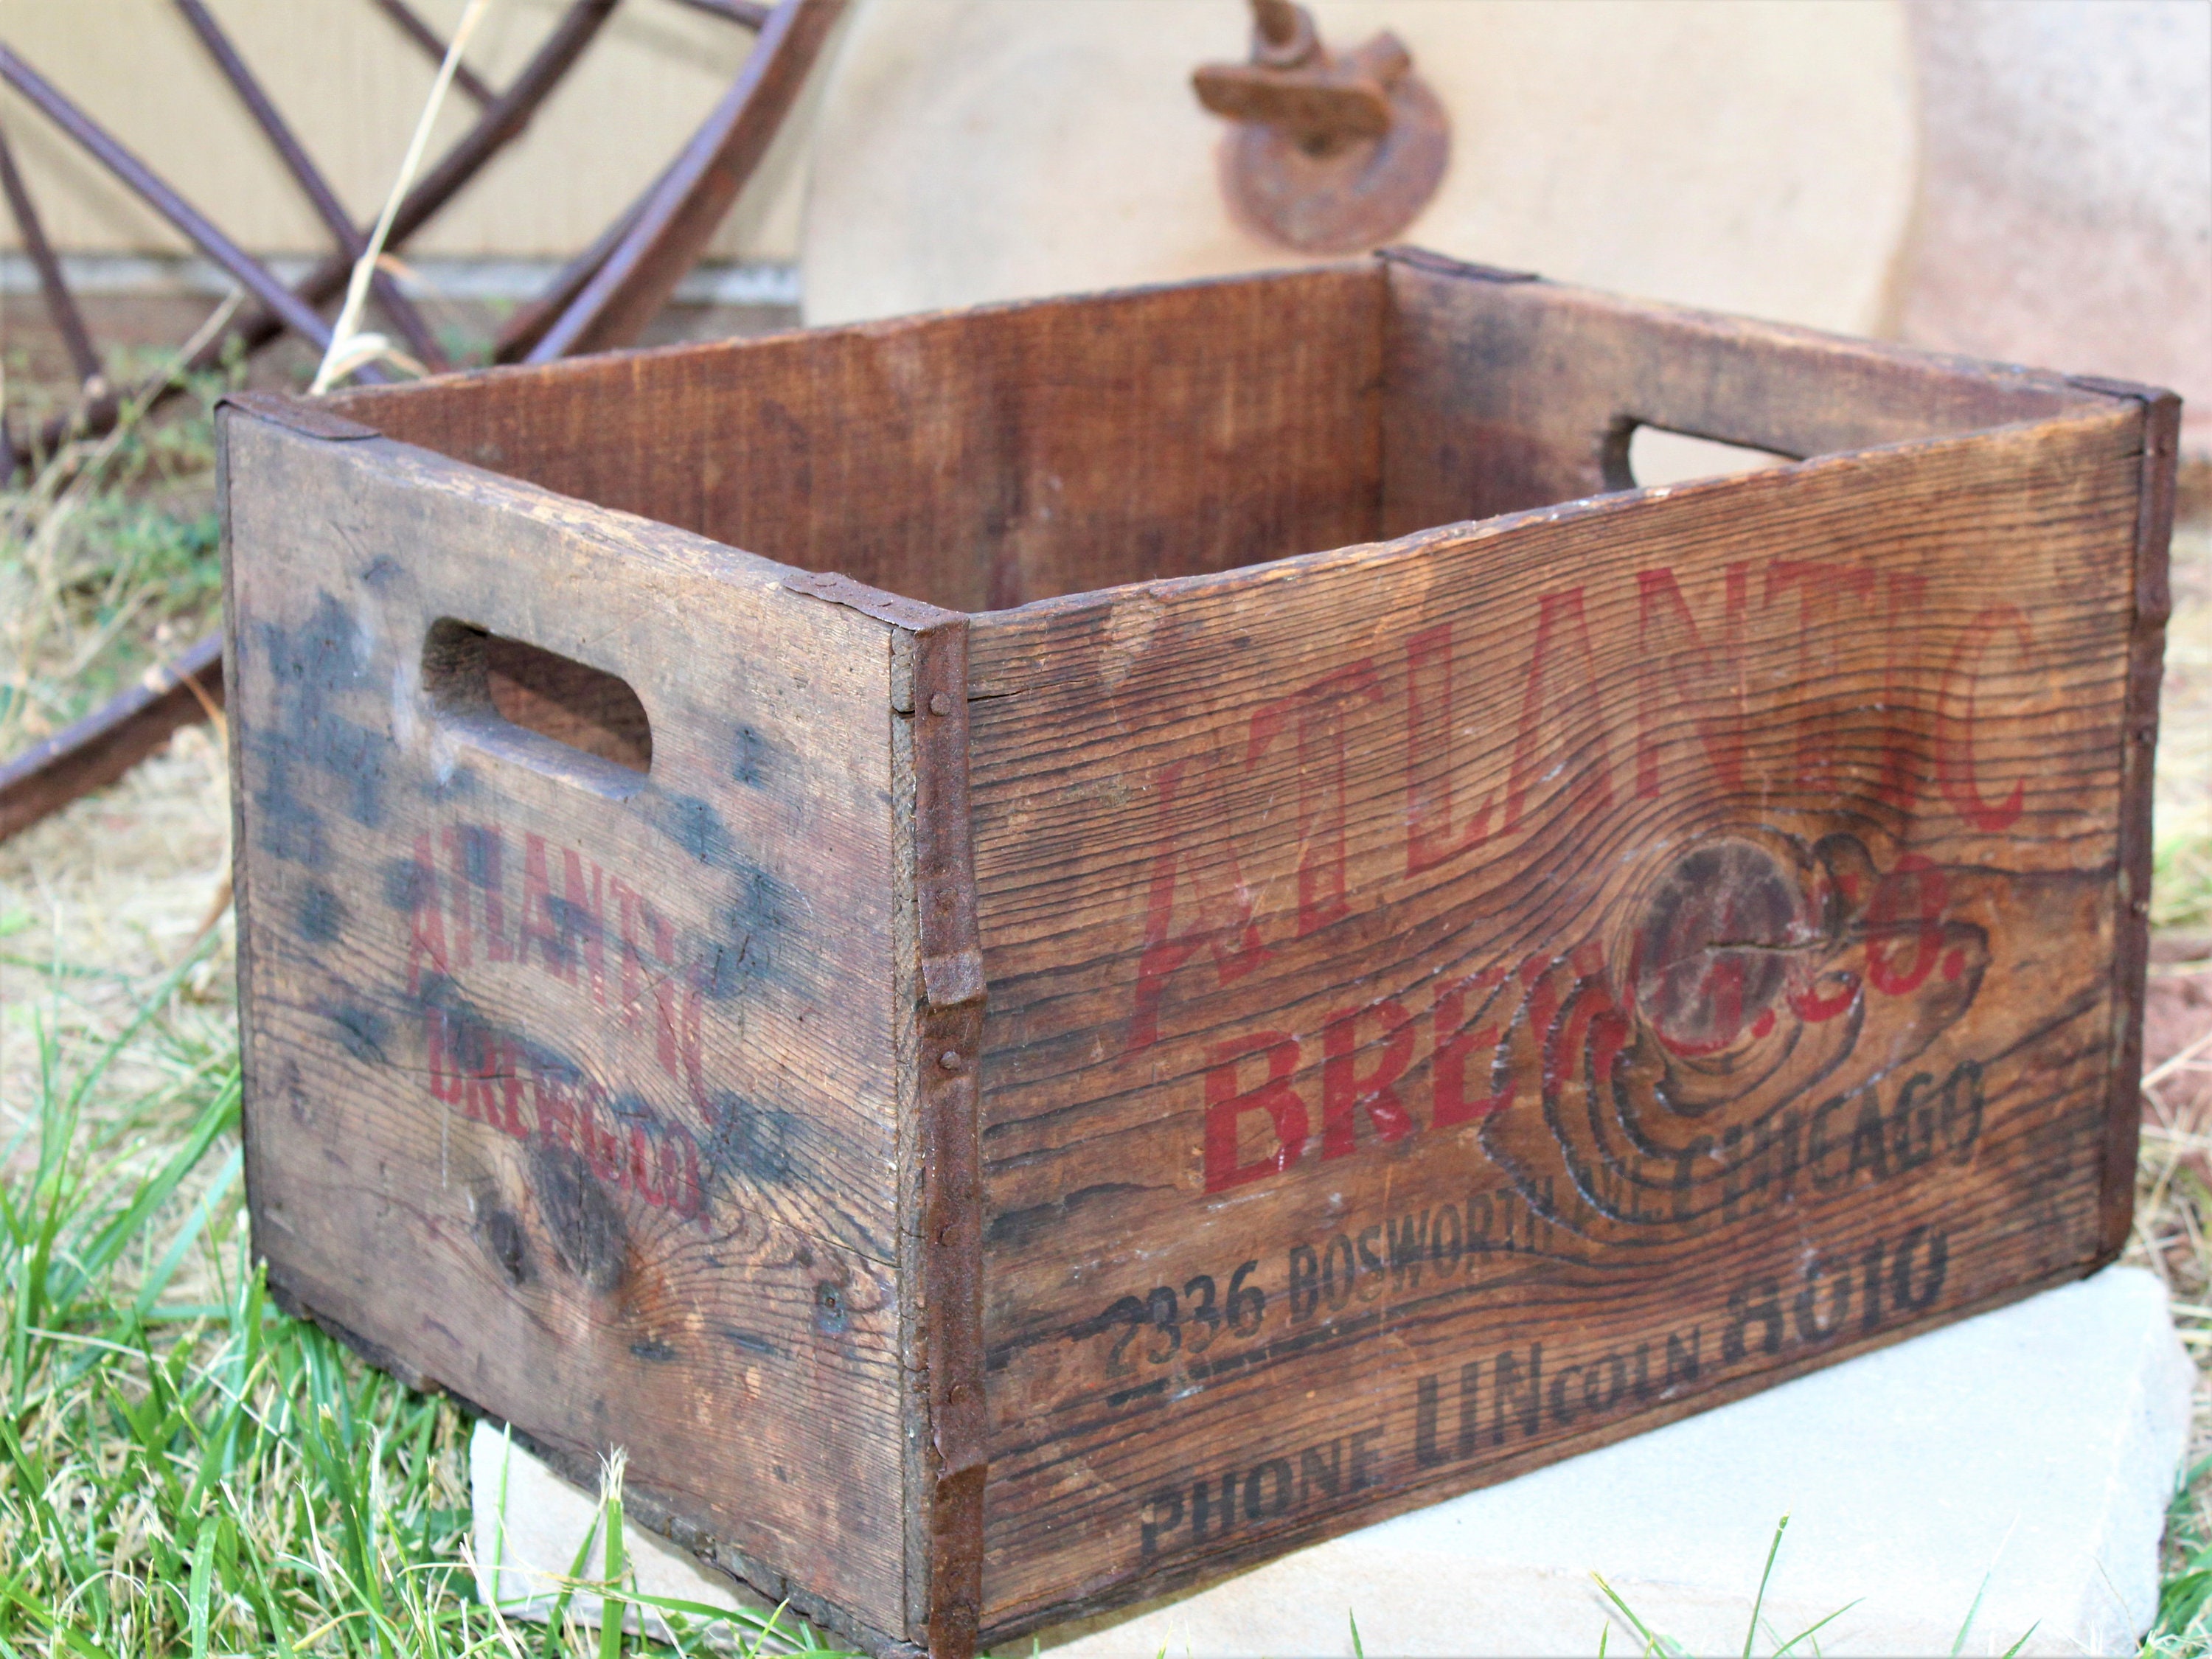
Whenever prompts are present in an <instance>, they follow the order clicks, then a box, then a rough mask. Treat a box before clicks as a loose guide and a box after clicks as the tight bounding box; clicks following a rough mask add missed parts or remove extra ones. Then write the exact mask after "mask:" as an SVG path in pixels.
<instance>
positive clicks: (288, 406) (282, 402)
mask: <svg viewBox="0 0 2212 1659" xmlns="http://www.w3.org/2000/svg"><path fill="white" fill-rule="evenodd" d="M216 408H217V409H235V410H240V411H242V412H243V413H245V414H248V415H252V416H258V418H260V419H262V420H264V421H268V422H273V423H274V424H276V425H277V426H281V427H283V428H285V429H286V430H288V431H291V432H297V433H299V434H301V435H302V436H304V437H309V438H327V439H330V440H331V441H336V442H341V443H344V442H352V441H356V440H359V439H362V438H381V437H382V436H383V434H382V433H381V432H379V431H378V430H377V429H376V428H374V427H373V426H363V425H362V423H361V422H359V421H349V420H348V419H347V418H346V417H345V416H343V415H340V414H337V413H336V412H335V411H333V410H328V409H325V408H323V407H321V406H320V405H319V404H312V403H309V402H308V401H307V400H306V399H305V398H288V397H286V396H284V395H283V393H282V392H224V393H223V394H222V397H220V398H216Z"/></svg>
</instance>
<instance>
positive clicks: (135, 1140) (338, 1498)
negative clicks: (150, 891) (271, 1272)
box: [0, 969, 827, 1659]
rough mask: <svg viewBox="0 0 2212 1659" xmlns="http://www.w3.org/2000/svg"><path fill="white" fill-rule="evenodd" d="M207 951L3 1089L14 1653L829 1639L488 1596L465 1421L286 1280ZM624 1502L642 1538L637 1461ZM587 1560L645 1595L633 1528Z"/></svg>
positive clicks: (591, 1583)
mask: <svg viewBox="0 0 2212 1659" xmlns="http://www.w3.org/2000/svg"><path fill="white" fill-rule="evenodd" d="M182 973H183V970H181V969H180V970H179V972H178V973H176V974H173V975H170V976H169V978H168V980H167V982H165V983H164V984H162V985H161V986H160V987H157V988H156V990H155V994H154V995H153V996H152V997H151V998H150V999H149V1000H148V1001H147V1002H146V1003H145V1004H144V1005H143V1007H142V1008H141V1009H140V1010H139V1011H138V1012H137V1014H136V1015H135V1016H134V1017H133V1018H131V1020H130V1021H129V1022H128V1023H127V1024H125V1027H124V1029H123V1030H121V1031H119V1032H118V1033H117V1034H116V1035H115V1036H113V1037H112V1038H111V1039H110V1040H109V1041H108V1042H106V1043H105V1044H104V1045H102V1046H100V1047H98V1048H91V1049H89V1050H87V1051H84V1052H82V1053H81V1054H78V1055H77V1056H76V1059H75V1060H74V1063H72V1060H71V1058H70V1056H68V1055H65V1054H64V1052H63V1051H62V1049H61V1048H60V1047H59V1046H58V1044H57V1043H56V1042H54V1041H53V1039H52V1036H50V1035H48V1034H47V1028H46V1026H45V1025H44V1024H43V1023H42V1022H38V1021H34V1022H32V1025H31V1030H32V1036H31V1037H30V1038H29V1040H30V1041H33V1042H36V1043H37V1044H38V1045H39V1053H38V1055H37V1060H38V1066H37V1071H38V1073H39V1079H40V1080H39V1084H38V1087H37V1090H36V1098H35V1099H34V1100H32V1101H30V1102H27V1103H23V1102H6V1103H0V1105H4V1106H5V1107H6V1108H7V1109H9V1117H10V1118H11V1119H12V1121H13V1127H12V1131H11V1133H10V1135H9V1139H8V1142H7V1144H6V1146H5V1147H4V1149H0V1150H4V1160H5V1168H6V1170H7V1178H6V1179H5V1181H4V1182H0V1291H4V1297H5V1301H4V1307H3V1308H0V1311H3V1312H4V1318H5V1323H4V1328H0V1644H4V1645H0V1652H6V1653H10V1654H16V1653H33V1652H46V1653H53V1654H68V1655H72V1656H83V1659H91V1656H110V1655H112V1656H123V1655H148V1656H155V1655H161V1656H166V1655H171V1654H191V1655H192V1656H194V1659H200V1656H204V1655H209V1654H236V1653H252V1654H273V1655H289V1654H295V1653H296V1654H343V1655H361V1656H364V1659H367V1656H376V1659H390V1656H398V1655H424V1656H445V1655H453V1656H460V1655H473V1654H487V1655H489V1654H499V1655H515V1656H523V1655H539V1654H553V1653H574V1652H582V1651H595V1652H597V1653H599V1655H600V1656H601V1659H614V1656H616V1655H617V1654H623V1653H638V1652H643V1651H647V1650H651V1651H655V1652H677V1651H680V1652H695V1651H705V1650H708V1642H709V1641H710V1639H711V1640H712V1641H714V1642H718V1643H720V1644H721V1645H722V1648H723V1650H729V1649H731V1648H734V1649H735V1650H738V1651H739V1652H741V1653H746V1654H751V1653H762V1654H767V1653H787V1652H805V1653H814V1654H824V1653H826V1651H827V1650H824V1649H823V1648H821V1647H820V1646H819V1645H818V1644H816V1643H815V1642H814V1641H813V1639H812V1638H811V1634H810V1633H809V1632H806V1631H805V1629H804V1627H803V1626H797V1625H796V1624H795V1623H794V1622H793V1621H791V1620H784V1621H782V1622H781V1624H780V1625H778V1626H775V1630H774V1631H773V1632H770V1631H768V1630H767V1629H765V1628H764V1626H763V1621H762V1620H758V1619H757V1618H755V1617H753V1616H752V1615H739V1616H731V1615H721V1614H715V1613H713V1612H712V1610H710V1609H706V1608H693V1609H691V1610H690V1611H689V1612H688V1613H687V1612H686V1611H684V1608H683V1607H682V1604H656V1605H658V1606H659V1607H660V1608H661V1611H662V1612H663V1613H664V1614H665V1616H666V1617H667V1618H668V1619H669V1620H670V1622H671V1625H672V1626H675V1627H676V1629H677V1635H678V1640H677V1642H676V1644H675V1646H674V1647H673V1648H669V1647H665V1646H658V1645H653V1644H645V1643H643V1642H642V1641H641V1639H640V1638H637V1637H635V1636H634V1635H630V1634H627V1633H625V1632H623V1631H621V1630H620V1629H617V1628H612V1627H611V1628H610V1629H608V1630H607V1631H605V1632H599V1633H597V1634H588V1633H586V1632H583V1631H581V1630H580V1629H579V1628H577V1627H576V1626H574V1624H573V1622H569V1621H566V1620H561V1621H558V1622H556V1625H555V1626H552V1627H550V1628H548V1629H544V1630H540V1629H538V1628H536V1627H533V1626H526V1625H519V1624H515V1623H513V1622H508V1621H505V1620H502V1619H501V1617H499V1616H497V1615H495V1613H494V1612H493V1610H491V1609H489V1608H487V1607H483V1606H482V1605H480V1604H479V1603H478V1602H477V1598H476V1593H475V1582H474V1576H473V1573H472V1571H471V1568H470V1566H469V1565H468V1562H467V1560H466V1558H465V1553H464V1546H465V1540H466V1536H467V1528H468V1490H467V1474H466V1464H465V1451H464V1448H465V1436H466V1431H467V1427H468V1425H467V1422H466V1420H465V1418H464V1416H463V1414H462V1413H460V1412H459V1409H458V1408H457V1407H455V1406H454V1405H453V1403H452V1402H451V1401H447V1400H444V1399H441V1398H436V1397H433V1396H428V1395H421V1394H416V1393H414V1392H411V1391H410V1390H409V1389H404V1388H402V1387H401V1386H399V1385H398V1383H394V1382H393V1381H392V1380H391V1379H390V1378H388V1377H386V1376H383V1375H382V1374H381V1373H380V1372H378V1371H375V1370H372V1369H370V1368H368V1366H366V1365H364V1364H362V1363H360V1362H359V1361H358V1360H357V1359H356V1358H354V1357H353V1356H352V1355H351V1354H350V1353H349V1352H346V1351H345V1350H343V1348H341V1347H339V1346H337V1345H336V1344H335V1343H333V1342H332V1341H331V1340H330V1339H329V1338H327V1337H326V1336H325V1335H324V1334H322V1333H321V1332H320V1331H319V1330H318V1329H316V1328H314V1327H313V1326H312V1325H308V1324H306V1323H303V1322H300V1321H298V1320H295V1319H292V1318H290V1317H288V1316H286V1315H284V1314H283V1313H282V1312H280V1311H279V1310H276V1308H274V1307H272V1306H271V1305H270V1303H269V1300H268V1297H267V1296H266V1294H265V1291H264V1286H263V1283H262V1280H261V1278H260V1275H259V1273H258V1272H257V1271H256V1270H255V1268H254V1267H253V1266H252V1260H251V1256H250V1253H249V1251H248V1249H247V1240H246V1228H245V1225H244V1212H243V1209H242V1206H241V1201H240V1200H241V1192H240V1147H239V1141H238V1135H237V1126H238V1115H239V1094H240V1091H239V1071H238V1060H237V1053H236V1048H235V1045H234V1043H233V1042H228V1041H225V1040H223V1039H222V1037H221V1036H220V1035H216V1036H213V1037H210V1030H214V1031H216V1032H218V1033H219V1031H220V1027H212V1028H211V1027H210V1025H209V1024H207V1023H206V1022H204V1021H197V1022H195V1021H185V1020H179V1019H178V1018H175V1014H176V1012H177V1009H178V1002H177V998H176V995H175V993H176V989H177V987H178V984H179V981H180V979H181V977H182ZM17 1040H21V1038H18V1039H17ZM126 1071H127V1073H129V1075H130V1076H131V1078H132V1079H135V1081H134V1083H133V1084H132V1085H131V1087H130V1088H128V1089H118V1087H117V1086H116V1083H117V1079H118V1078H120V1077H121V1076H122V1075H124V1073H125V1072H126ZM603 1513H605V1515H606V1516H608V1517H609V1518H610V1519H611V1522H612V1523H613V1524H611V1525H610V1526H605V1527H603V1528H602V1535H603V1536H606V1537H609V1538H611V1539H616V1540H618V1539H619V1537H620V1516H621V1496H620V1482H619V1476H618V1474H617V1477H616V1478H615V1479H614V1480H611V1481H610V1483H609V1488H608V1491H607V1492H606V1494H605V1499H604V1510H603ZM595 1569H596V1570H595ZM572 1576H573V1577H574V1578H576V1579H577V1580H579V1581H580V1582H582V1583H584V1584H585V1586H586V1588H592V1589H599V1590H602V1591H604V1592H605V1593H607V1594H609V1595H612V1596H614V1597H615V1598H616V1599H617V1601H619V1600H621V1599H623V1597H622V1594H621V1591H620V1589H618V1588H617V1585H618V1584H619V1583H621V1581H623V1577H624V1564H623V1561H622V1559H621V1553H620V1550H619V1547H618V1546H617V1547H616V1548H615V1549H614V1550H613V1551H611V1553H610V1554H609V1555H608V1556H606V1557H605V1558H603V1559H601V1560H600V1561H599V1562H597V1563H587V1562H585V1561H582V1560H579V1561H578V1562H577V1563H575V1564H574V1571H573V1573H572Z"/></svg>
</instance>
